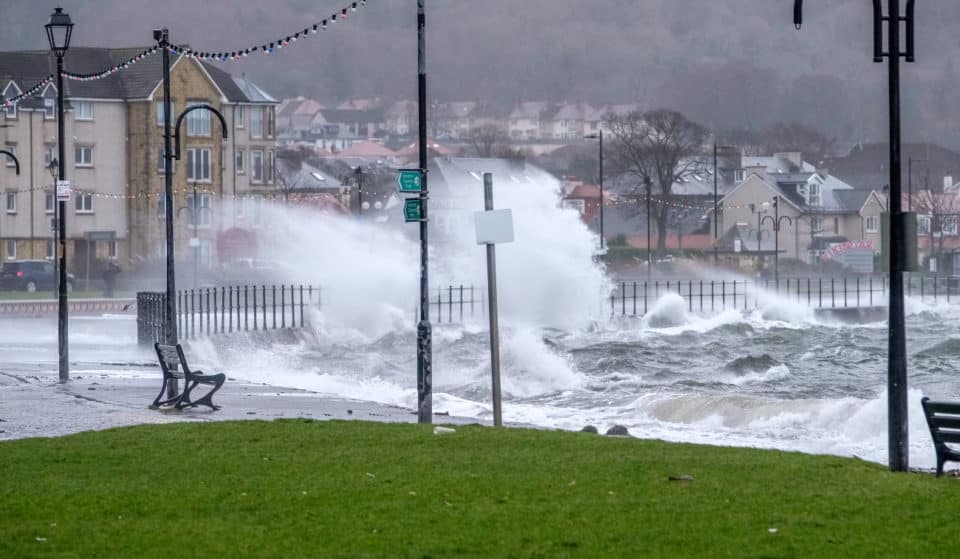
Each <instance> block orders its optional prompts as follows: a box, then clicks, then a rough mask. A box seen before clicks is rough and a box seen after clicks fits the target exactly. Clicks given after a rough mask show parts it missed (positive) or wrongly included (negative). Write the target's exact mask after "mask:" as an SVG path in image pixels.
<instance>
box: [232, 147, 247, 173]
mask: <svg viewBox="0 0 960 559" xmlns="http://www.w3.org/2000/svg"><path fill="white" fill-rule="evenodd" d="M234 166H235V167H236V170H237V174H240V175H242V174H244V173H246V172H247V171H246V169H244V167H243V150H242V149H238V150H237V153H236V155H235V163H234Z"/></svg>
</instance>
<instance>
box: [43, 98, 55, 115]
mask: <svg viewBox="0 0 960 559" xmlns="http://www.w3.org/2000/svg"><path fill="white" fill-rule="evenodd" d="M56 118H57V100H56V99H53V98H51V97H48V98H46V99H44V100H43V119H44V120H54V119H56Z"/></svg>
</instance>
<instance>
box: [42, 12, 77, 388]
mask: <svg viewBox="0 0 960 559" xmlns="http://www.w3.org/2000/svg"><path fill="white" fill-rule="evenodd" d="M44 27H45V28H46V30H47V41H49V43H50V50H51V51H53V54H54V55H55V56H56V57H57V153H58V155H59V157H58V158H57V160H58V161H59V162H60V168H59V170H58V175H59V179H58V182H59V181H64V180H66V179H67V170H66V156H65V152H64V137H63V136H64V131H63V128H64V127H63V56H64V55H65V54H66V53H67V49H69V48H70V36H71V35H72V34H73V22H72V21H70V16H69V15H68V14H66V13H64V12H63V8H56V9H55V10H54V11H53V13H52V14H51V15H50V21H49V22H48V23H47V24H46V25H45V26H44ZM57 197H58V198H59V197H60V196H59V193H58V196H57ZM57 213H58V216H57V230H58V235H57V237H58V239H59V243H58V245H59V247H60V266H59V276H60V280H59V282H58V285H57V311H58V312H57V318H58V320H57V340H58V346H59V356H60V367H59V369H60V382H67V381H68V380H70V360H69V357H68V349H69V346H68V343H67V335H68V332H67V202H66V200H63V199H61V200H59V203H58V204H57Z"/></svg>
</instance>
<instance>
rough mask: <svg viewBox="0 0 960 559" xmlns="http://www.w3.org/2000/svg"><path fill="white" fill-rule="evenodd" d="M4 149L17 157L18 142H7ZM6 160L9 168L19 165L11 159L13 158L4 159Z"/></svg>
mask: <svg viewBox="0 0 960 559" xmlns="http://www.w3.org/2000/svg"><path fill="white" fill-rule="evenodd" d="M3 149H5V150H7V151H9V152H10V153H12V154H13V155H14V156H16V155H17V144H16V142H7V143H6V145H4V146H3ZM4 159H6V160H7V167H16V166H17V164H16V163H15V162H14V161H13V158H11V157H4Z"/></svg>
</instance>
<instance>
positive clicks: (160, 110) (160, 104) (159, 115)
mask: <svg viewBox="0 0 960 559" xmlns="http://www.w3.org/2000/svg"><path fill="white" fill-rule="evenodd" d="M163 110H164V103H163V100H160V101H157V126H163ZM170 114H171V115H174V116H176V114H177V104H176V102H174V101H171V102H170ZM170 120H171V122H170V126H173V125H174V124H176V122H173V116H171V117H170Z"/></svg>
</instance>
